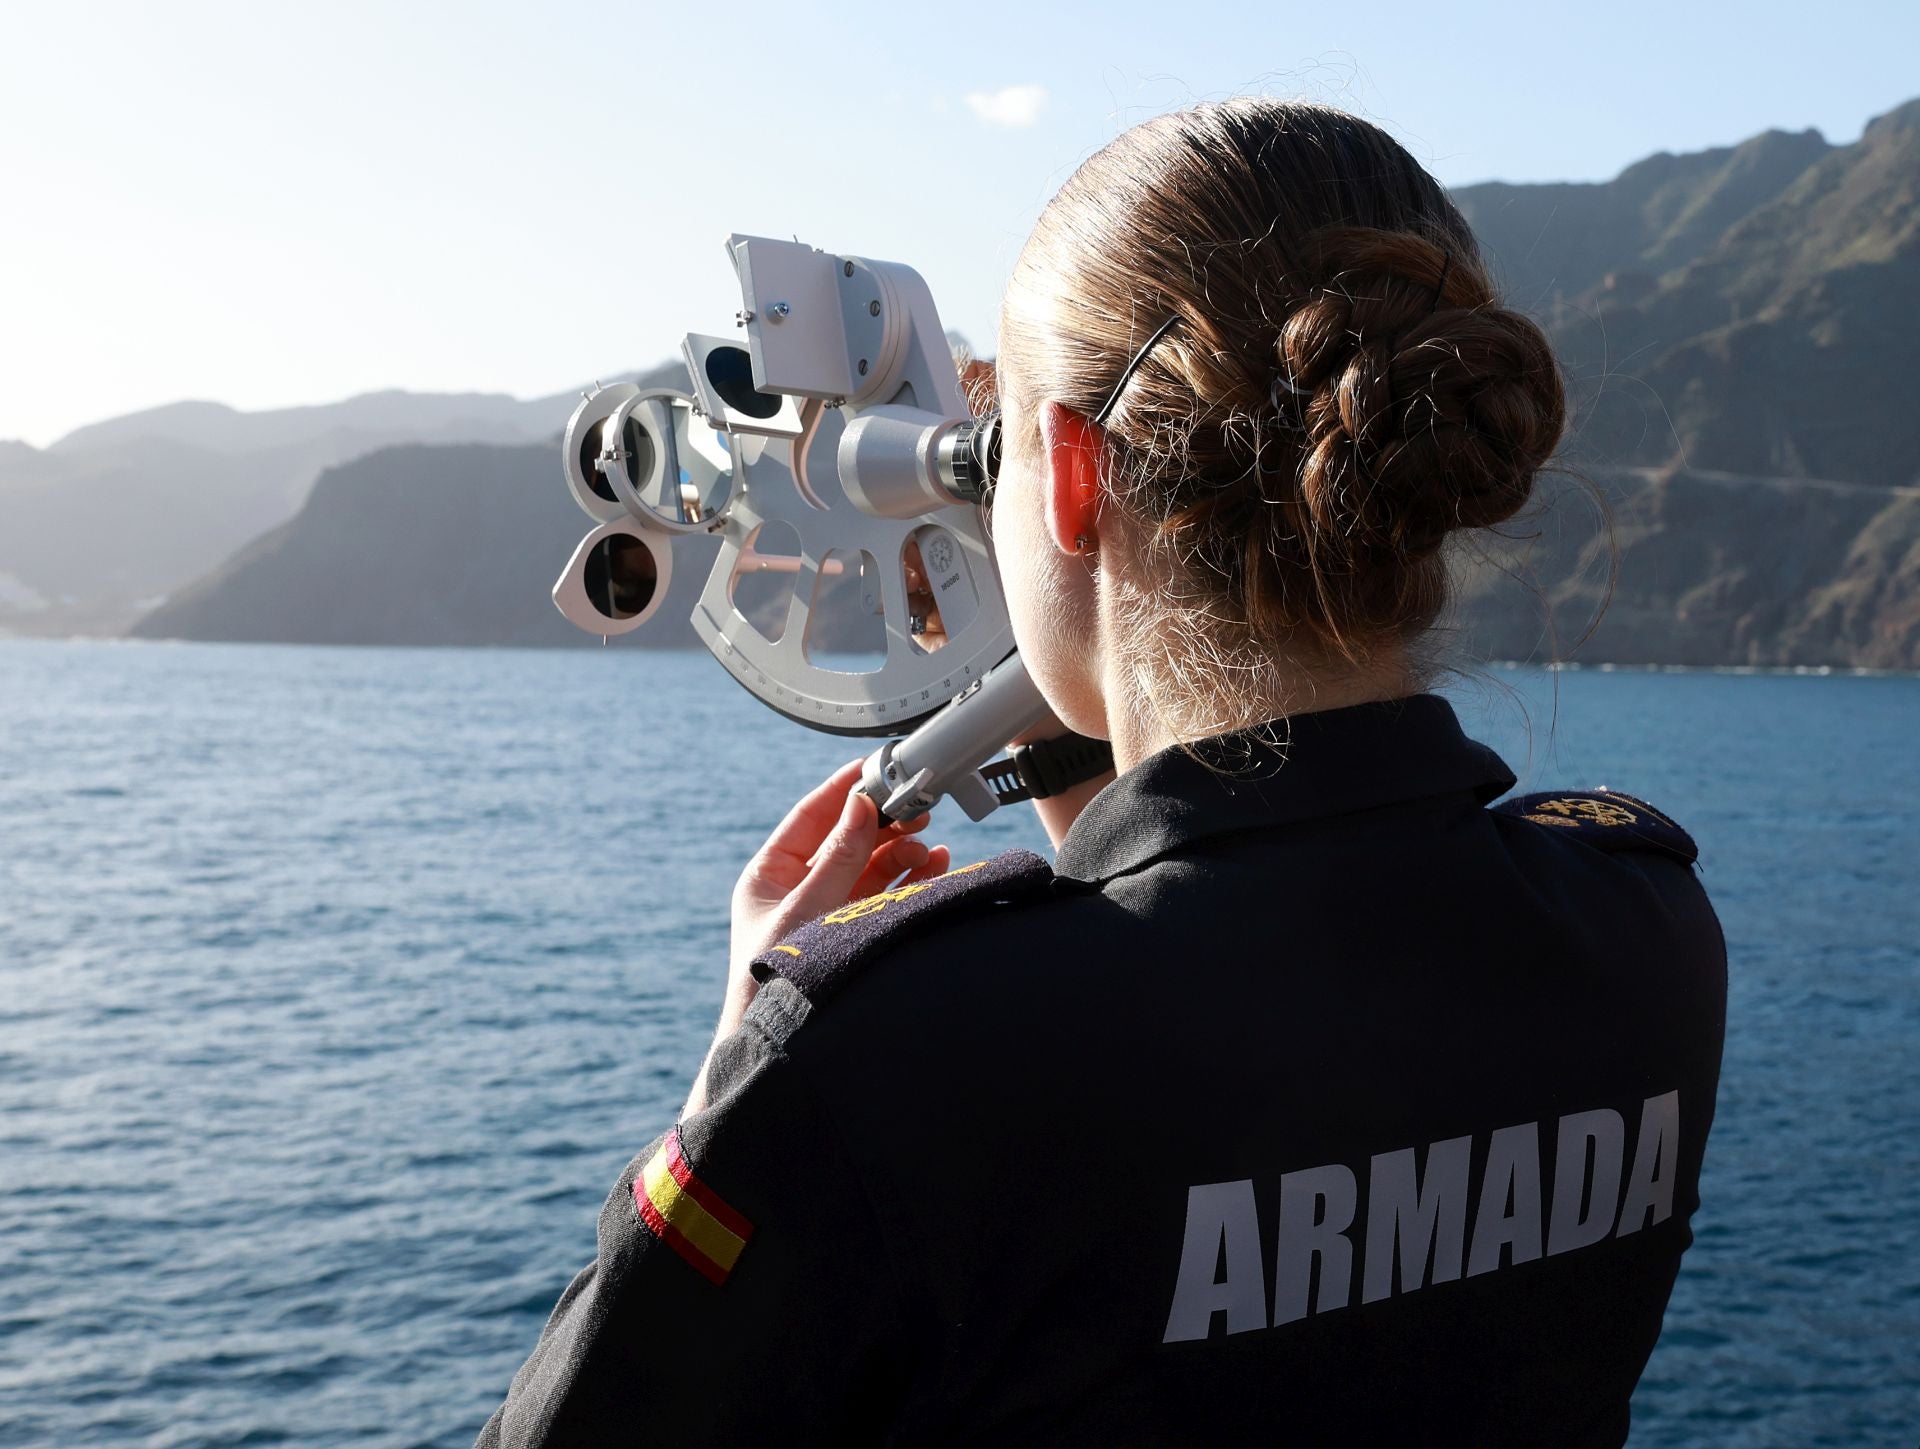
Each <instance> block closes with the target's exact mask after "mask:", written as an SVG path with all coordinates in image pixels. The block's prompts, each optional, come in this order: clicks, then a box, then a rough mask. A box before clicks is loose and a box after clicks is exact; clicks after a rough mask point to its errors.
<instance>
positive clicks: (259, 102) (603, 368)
mask: <svg viewBox="0 0 1920 1449" xmlns="http://www.w3.org/2000/svg"><path fill="white" fill-rule="evenodd" d="M1916 56H1920V5H1915V4H1913V3H1912V0H1897V3H1893V0H1888V3H1879V4H1850V3H1845V0H1836V3H1830V4H1826V5H1823V6H1821V7H1819V8H1818V9H1817V10H1809V9H1808V8H1807V7H1806V6H1804V5H1803V4H1793V5H1789V4H1786V3H1781V0H1748V3H1744V4H1739V5H1722V4H1707V3H1685V4H1679V3H1673V0H1666V3H1662V4H1644V3H1638V0H1627V3H1611V4H1609V5H1607V6H1606V7H1605V8H1604V10H1602V9H1601V7H1598V6H1591V5H1584V6H1577V7H1576V6H1565V5H1559V6H1556V5H1552V4H1542V3H1538V0H1535V3H1532V4H1473V3H1465V0H1455V3H1451V4H1446V5H1438V4H1433V3H1431V0H1427V3H1420V4H1409V3H1400V0H1376V3H1373V4H1371V5H1366V6H1360V5H1331V4H1324V3H1323V4H1320V5H1316V6H1304V5H1295V4H1288V3H1272V0H1268V3H1264V4H1255V3H1241V4H1222V3H1215V0H1179V3H1173V4H1168V3H1159V4H1153V3H1139V0H1106V3H1103V4H1101V5H1099V6H1065V5H1048V4H1044V3H1041V0H1028V3H1024V4H999V3H975V4H971V5H968V6H964V7H963V6H951V7H934V6H901V5H898V4H894V5H878V4H866V3H854V0H840V3H836V4H833V5H811V4H797V3H796V4H786V5H775V4H768V3H763V0H727V3H724V4H720V5H709V4H704V3H683V4H680V5H664V4H626V5H613V4H565V3H543V4H541V5H539V6H535V5H530V4H525V3H511V4H509V3H492V0H465V3H462V4H459V5H453V4H440V3H431V0H413V3H405V4H402V3H397V0H388V3H359V0H326V3H313V0H301V3H284V0H252V3H245V4H209V3H200V0H173V3H169V4H166V5H159V4H144V3H120V0H92V3H89V4H86V5H64V4H54V3H48V0H0V439H5V438H20V439H24V440H26V441H28V442H31V443H33V444H35V445H36V446H45V445H46V444H48V443H50V442H52V441H53V440H54V439H56V438H58V437H59V436H61V435H62V434H64V433H65V432H67V431H68V430H70V429H71V428H73V427H75V426H77V425H79V424H81V423H85V422H90V421H93V420H96V419H99V418H103V417H110V416H115V415H118V414H122V413H127V412H132V411H135V410H137V409H140V408H145V407H151V406H154V405H157V404H161V403H166V402H172V401H178V400H181V399H186V398H199V399H211V400H216V401H221V402H226V403H229V404H231V405H233V406H236V407H241V408H249V409H252V408H265V407H283V406H291V405H296V404H303V403H317V402H327V401H332V400H335V399H338V398H342V397H346V396H350V395H352V394H354V393H359V392H367V391H372V390H375V389H380V388H389V387H402V388H408V389H412V390H416V391H447V392H456V391H484V392H507V393H513V394H516V395H519V396H537V395H541V394H546V393H554V392H560V391H563V390H565V389H567V388H570V387H574V386H577V385H578V384H580V383H582V382H585V381H589V380H591V379H593V378H594V377H596V376H606V375H611V374H613V373H617V372H621V371H624V370H627V369H631V368H634V367H639V366H646V365H649V364H651V363H653V362H655V361H658V360H660V359H662V358H664V357H666V356H669V355H671V354H672V353H673V352H674V351H675V350H676V348H677V346H678V343H679V339H680V338H681V336H683V335H684V334H685V333H687V332H694V331H706V332H716V331H724V330H726V329H727V328H728V327H729V326H730V325H731V320H732V316H733V311H734V309H735V308H736V307H737V306H738V305H739V298H738V293H737V291H736V290H735V285H734V280H733V276H732V273H731V270H730V268H729V267H728V265H727V262H726V258H725V255H724V253H723V251H722V249H721V244H722V241H723V240H724V238H725V237H726V236H727V235H728V233H730V232H745V233H751V234H764V235H773V236H788V235H797V236H799V237H800V238H802V239H803V240H806V241H809V242H812V243H813V244H815V245H818V246H821V247H825V248H828V249H831V250H834V251H839V252H842V253H848V254H853V255H861V256H869V257H875V258H884V259H887V260H892V261H902V262H906V263H908V264H910V265H912V266H914V267H916V268H917V269H918V270H919V271H920V272H921V273H922V274H923V275H924V276H925V277H926V278H927V280H928V282H929V283H930V284H931V286H932V288H933V293H934V297H935V299H936V301H937V302H938V304H939V306H940V309H941V313H942V317H943V319H944V321H945V322H946V324H947V325H948V326H949V327H951V328H954V329H957V330H959V331H960V332H962V333H964V334H966V335H967V336H969V337H970V338H972V339H974V340H975V342H976V344H978V345H979V346H980V347H981V350H983V351H985V350H990V349H991V345H992V337H993V328H994V316H995V312H996V309H997V305H998V299H999V294H1000V289H1001V287H1002V285H1003V283H1004V281H1005V278H1006V275H1007V272H1008V270H1009V268H1010V266H1011V264H1012V261H1013V258H1014V256H1015V254H1016V253H1017V252H1018V250H1019V247H1020V244H1021V242H1022V241H1023V240H1024V239H1025V236H1026V233H1027V230H1028V228H1029V227H1030V226H1031V225H1032V222H1033V219H1034V217H1035V216H1036V215H1037V214H1038V212H1039V210H1040V208H1041V206H1042V205H1043V204H1044V203H1045V201H1046V199H1047V197H1048V196H1050V195H1051V194H1052V192H1053V191H1054V190H1055V189H1056V188H1057V187H1058V186H1059V184H1060V183H1061V182H1062V181H1063V180H1064V179H1065V178H1066V177H1067V176H1068V175H1069V174H1071V172H1072V170H1073V168H1074V167H1075V166H1076V165H1077V164H1078V163H1079V162H1080V161H1081V160H1083V159H1084V158H1085V157H1086V156H1088V155H1089V154H1091V153H1092V152H1093V151H1095V150H1097V149H1099V147H1100V146H1102V145H1103V144H1105V142H1107V141H1108V140H1110V139H1112V137H1113V136H1115V135H1116V134H1118V133H1119V132H1120V131H1122V130H1124V129H1125V128H1126V127H1127V126H1129V125H1131V124H1133V123H1135V122H1137V121H1140V120H1143V119H1145V118H1147V117H1149V116H1152V115H1155V114H1158V113H1160V112H1162V111H1166V110H1170V109H1174V108H1177V107H1179V106H1182V105H1187V104H1191V103H1193V102H1195V101H1198V100H1210V99H1218V98H1223V97H1226V96H1230V95H1236V94H1246V93H1258V94H1269V95H1281V96H1300V97H1306V98H1309V99H1314V100H1319V101H1324V102H1328V103H1331V104H1335V105H1340V106H1344V107H1346V108H1348V109H1350V110H1354V111H1357V112H1359V113H1360V114H1362V115H1364V116H1366V117H1368V118H1369V119H1371V120H1373V121H1375V122H1377V123H1379V124H1381V125H1383V126H1385V127H1386V128H1387V129H1388V130H1390V131H1391V132H1392V133H1393V134H1394V135H1396V136H1397V137H1398V138H1399V139H1400V140H1401V141H1402V142H1403V143H1404V144H1406V145H1407V147H1408V148H1409V149H1410V150H1411V151H1412V152H1413V153H1414V155H1415V156H1417V157H1418V158H1419V159H1420V160H1421V161H1422V162H1423V163H1425V164H1426V165H1427V166H1428V168H1429V169H1430V170H1432V171H1433V172H1434V174H1435V175H1437V176H1438V177H1439V178H1440V179H1441V180H1442V181H1444V182H1447V183H1449V184H1462V183H1467V182H1473V181H1480V180H1487V179H1496V178H1497V179H1502V180H1510V181H1539V180H1600V179H1605V178H1606V177H1609V176H1612V175H1614V174H1615V173H1617V172H1618V171H1619V170H1620V169H1621V168H1622V167H1624V166H1626V165H1628V164H1630V163H1631V162H1633V161H1636V160H1638V159H1640V158H1641V157H1643V156H1646V155H1649V154H1651V153H1653V152H1655V151H1661V150H1667V151H1691V150H1698V149H1701V148H1704V147H1708V146H1714V145H1727V144H1731V143H1734V142H1737V141H1739V140H1741V139H1743V138H1745V137H1747V136H1749V135H1752V134H1754V133H1756V132H1758V131H1761V130H1765V129H1767V128H1769V127H1778V128H1783V129H1789V130H1799V129H1804V128H1806V127H1816V128H1818V129H1819V130H1821V131H1822V132H1823V133H1824V134H1825V135H1826V136H1827V138H1828V139H1829V140H1830V141H1836V142H1840V141H1850V140H1853V139H1855V138H1856V137H1857V136H1858V135H1859V133H1860V129H1861V127H1862V125H1863V123H1864V122H1865V121H1866V120H1867V119H1868V118H1869V117H1871V116H1874V115H1877V114H1880V113H1881V112H1884V111H1886V110H1889V109H1891V108H1892V107H1893V106H1895V105H1897V104H1899V103H1900V102H1902V101H1904V100H1908V99H1911V98H1912V97H1914V96H1915V95H1920V62H1916V61H1915V59H1914V58H1915V57H1916Z"/></svg>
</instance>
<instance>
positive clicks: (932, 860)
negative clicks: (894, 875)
mask: <svg viewBox="0 0 1920 1449" xmlns="http://www.w3.org/2000/svg"><path fill="white" fill-rule="evenodd" d="M952 868H953V852H952V851H950V850H948V849H947V847H946V846H944V845H936V846H934V847H933V849H932V850H929V851H928V852H927V859H926V862H925V863H924V864H922V865H916V866H915V867H913V869H911V870H909V871H908V872H907V878H906V879H905V880H903V881H901V882H900V885H903V886H904V885H912V884H913V883H914V882H915V881H917V880H932V879H933V878H934V877H935V876H937V875H945V874H946V873H947V872H948V871H949V870H951V869H952ZM895 889H896V890H897V889H899V887H898V886H896V887H895Z"/></svg>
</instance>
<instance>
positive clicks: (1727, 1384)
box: [0, 642, 1920, 1449]
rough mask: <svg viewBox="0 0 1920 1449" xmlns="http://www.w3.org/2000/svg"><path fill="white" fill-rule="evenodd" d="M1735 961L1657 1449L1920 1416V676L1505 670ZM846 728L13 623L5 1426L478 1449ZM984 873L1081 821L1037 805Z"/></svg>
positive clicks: (1864, 1433) (387, 661)
mask: <svg viewBox="0 0 1920 1449" xmlns="http://www.w3.org/2000/svg"><path fill="white" fill-rule="evenodd" d="M1449 692H1450V693H1452V694H1453V695H1454V697H1455V699H1456V702H1457V703H1458V704H1459V706H1460V707H1461V710H1462V712H1463V714H1464V716H1465V717H1466V718H1467V720H1468V722H1469V724H1470V725H1471V726H1472V727H1473V728H1474V729H1475V731H1476V732H1477V733H1479V734H1481V736H1482V737H1483V738H1486V739H1488V740H1489V741H1490V742H1491V743H1493V744H1495V745H1496V746H1497V747H1499V748H1500V749H1501V750H1502V751H1503V753H1505V754H1506V755H1507V758H1508V760H1509V762H1510V763H1511V764H1513V766H1514V767H1515V769H1516V770H1517V771H1519V772H1520V773H1521V774H1522V775H1523V778H1524V780H1525V781H1526V782H1530V783H1533V784H1537V785H1561V786H1582V785H1595V784H1606V785H1612V786H1616V787H1618V788H1622V789H1627V790H1630V791H1632V792H1633V793H1636V794H1642V795H1645V796H1647V797H1649V798H1651V799H1652V800H1653V801H1655V802H1656V803H1658V804H1660V805H1661V806H1663V807H1664V808H1665V809H1666V810H1667V811H1669V812H1670V813H1672V814H1673V815H1675V816H1677V817H1678V818H1679V819H1680V820H1681V821H1682V822H1683V823H1684V824H1686V825H1687V826H1689V827H1690V828H1691V829H1692V830H1693V832H1694V833H1695V835H1696V836H1697V837H1698V838H1699V840H1700V843H1701V848H1702V854H1703V859H1704V862H1705V880H1706V883H1707V885H1708V887H1709V889H1710V890H1711V891H1712V893H1713V896H1714V899H1715V901H1716V902H1717V904H1718V906H1719V909H1720V912H1721V915H1722V918H1723V920H1724V922H1725V926H1726V932H1727V938H1728V944H1729V949H1730V952H1731V962H1732V972H1731V982H1732V985H1731V991H1732V1000H1731V1013H1730V1022H1729V1034H1728V1041H1727V1055H1726V1067H1725V1076H1724V1080H1723V1083H1722V1086H1721V1091H1720V1104H1719V1121H1718V1125H1717V1126H1716V1128H1715V1132H1714V1137H1713V1140H1712V1143H1711V1146H1710V1149H1709V1152H1708V1156H1707V1173H1706V1181H1705V1184H1704V1187H1703V1194H1704V1197H1705V1206H1704V1208H1703V1209H1702V1210H1701V1212H1700V1214H1699V1216H1698V1217H1697V1218H1696V1220H1695V1226H1696V1230H1697V1232H1698V1243H1697V1246H1696V1247H1695V1248H1694V1250H1693V1252H1692V1253H1691V1254H1690V1255H1689V1256H1688V1258H1687V1260H1686V1265H1685V1268H1684V1270H1683V1271H1682V1274H1681V1277H1680V1282H1679V1286H1678V1289H1677V1290H1676V1292H1675V1295H1674V1299H1673V1303H1672V1307H1671V1309H1670V1311H1669V1313H1668V1315H1667V1325H1666V1333H1665V1336H1664V1337H1663V1339H1662V1340H1661V1343H1660V1347H1659V1349H1658V1351H1657V1352H1656V1353H1655V1355H1654V1358H1653V1361H1652V1364H1651V1366H1650V1367H1649V1369H1648V1371H1647V1374H1646V1377H1645V1379H1644V1380H1643V1381H1642V1384H1641V1387H1640V1391H1639V1394H1638V1396H1637V1398H1636V1400H1635V1404H1634V1409H1635V1430H1634V1439H1633V1443H1634V1444H1635V1445H1637V1446H1656V1445H1657V1446H1666V1445H1676V1446H1677V1445H1690V1446H1691V1445H1711V1446H1759V1445H1780V1446H1796V1449H1798V1446H1810V1445H1847V1446H1859V1445H1898V1446H1903V1449H1911V1446H1913V1445H1914V1444H1915V1443H1916V1442H1920V810H1917V809H1916V806H1917V805H1920V680H1916V679H1911V678H1856V677H1840V676H1832V677H1803V676H1777V675H1732V674H1679V673H1642V672H1626V671H1619V672H1591V671H1582V672H1563V673H1560V674H1558V675H1548V674H1542V673H1536V672H1522V671H1505V670H1495V671H1490V672H1488V673H1486V674H1484V675H1482V676H1480V677H1479V678H1478V679H1476V680H1473V681H1470V682H1467V683H1464V684H1462V685H1460V686H1457V687H1455V688H1453V689H1451V690H1450V691H1449ZM858 753H862V750H861V749H860V747H859V745H858V743H857V742H849V741H841V740H834V739H831V738H828V737H825V736H819V735H811V734H808V733H806V732H804V731H802V730H799V729H797V728H795V727H793V726H790V725H787V724H785V723H783V722H782V721H780V720H779V719H777V718H776V717H775V716H774V715H772V714H771V713H769V712H767V711H765V710H763V709H761V708H760V707H759V706H758V705H756V704H755V703H754V702H753V701H752V700H751V699H750V698H749V697H748V696H747V695H746V694H744V693H743V692H742V691H740V690H739V689H738V688H736V687H735V686H734V685H733V684H732V683H731V682H730V681H729V680H728V679H726V678H725V677H724V676H723V674H722V672H721V670H720V668H719V667H718V666H717V665H716V664H715V663H714V662H713V661H712V660H711V659H709V658H707V657H706V656H705V655H704V654H699V655H692V654H690V655H658V654H645V653H640V652H637V651H630V650H606V651H599V650H595V651H584V650H583V651H579V652H547V653H543V652H532V651H528V652H518V651H490V650H436V651H427V650H382V649H366V650H329V649H300V648H255V647H241V646H217V645H216V646H188V645H156V644H143V645H133V644H79V643H74V644H52V643H30V642H18V643H7V642H0V1443H4V1444H6V1445H20V1444H51V1445H60V1446H94V1445H116V1444H144V1445H156V1446H168V1445H265V1444H303V1445H306V1444H311V1445H337V1444H378V1445H396V1446H400V1445H426V1444H432V1445H464V1444H466V1443H468V1442H470V1440H471V1438H472V1435H473V1434H474V1432H475V1431H476V1430H477V1429H478V1427H479V1426H480V1423H481V1422H482V1420H483V1419H484V1418H485V1417H486V1415H487V1414H488V1413H489V1412H490V1411H491V1409H492V1407H493V1406H494V1404H495V1403H496V1402H497V1401H498V1400H499V1398H500V1397H501V1395H502V1393H503V1391H504V1389H505V1387H506V1383H507V1379H508V1377H509V1376H510V1375H511V1373H512V1371H513V1369H514V1368H515V1367H516V1366H517V1365H518V1364H519V1362H520V1361H521V1359H522V1358H523V1357H524V1356H525V1354H526V1353H527V1351H528V1349H529V1348H530V1347H531V1346H532V1344H533V1341H534V1339H535V1337H536V1335H537V1334H538V1332H539V1328H540V1325H541V1323H542V1321H543V1320H544V1318H545V1315H546V1313H547V1311H548V1309H549V1308H550V1307H551V1306H552V1303H553V1301H554V1299H555V1298H556V1296H557V1295H558V1294H559V1292H560V1290H561V1288H562V1287H563V1286H564V1284H565V1283H566V1281H567V1279H568V1277H569V1276H570V1274H571V1273H572V1272H573V1271H574V1269H576V1268H577V1267H578V1266H579V1265H580V1264H581V1263H583V1262H585V1261H586V1260H587V1259H589V1258H590V1257H591V1255H592V1252H593V1232H594V1217H595V1214H596V1212H597V1210H598V1208H599V1204H600V1202H601V1199H602V1197H603V1196H604V1194H605V1193H606V1191H607V1189H608V1187H609V1186H610V1184H611V1183H612V1182H613V1180H614V1178H615V1177H616V1176H617V1175H618V1173H619V1172H620V1170H621V1167H622V1166H623V1165H624V1163H625V1162H626V1160H627V1158H628V1157H629V1156H630V1155H631V1154H632V1153H633V1152H634V1151H635V1150H637V1149H638V1148H639V1147H640V1146H642V1145H643V1144H645V1143H646V1142H647V1140H648V1139H649V1138H650V1137H652V1136H653V1135H654V1134H655V1133H656V1132H657V1131H659V1130H660V1129H661V1128H662V1127H663V1126H664V1125H665V1124H667V1123H668V1122H670V1121H671V1119H672V1116H673V1113H674V1110H675V1107H676V1105H677V1104H678V1102H679V1101H680V1099H681V1097H682V1095H683V1093H684V1091H685V1088H686V1084H687V1081H688V1079H689V1077H690V1074H691V1072H692V1070H693V1068H694V1066H695V1064H696V1063H697V1061H698V1059H699V1057H700V1054H701V1051H702V1049H703V1047H704V1045H705V1041H706V1037H707V1033H708V1031H709V1029H710V1027H711V1023H712V1019H713V1015H714V1012H715V1010H716V1008H717V1003H718V999H719V987H720V982H721V979H722V975H723V963H724V960H725V946H726V900H727V895H728V891H729V889H730V887H731V884H732V881H733V877H734V875H735V873H736V871H737V870H738V868H739V866H740V865H741V863H742V862H743V861H744V860H745V858H746V856H747V855H748V854H749V852H750V851H751V850H752V849H753V848H754V847H755V846H756V845H757V844H758V843H759V841H760V840H761V839H762V838H763V837H764V835H765V833H766V831H767V830H768V828H769V827H770V826H771V825H772V823H773V822H774V821H775V820H776V819H777V818H778V817H779V816H780V815H781V814H782V813H783V812H784V810H785V808H786V807H787V805H788V804H790V803H791V801H792V800H793V799H794V798H795V797H796V796H797V795H798V794H799V793H801V792H802V791H803V790H804V789H805V788H807V787H808V786H810V785H811V784H812V783H814V782H815V781H817V780H818V779H819V778H820V777H821V776H823V775H824V774H826V773H827V772H828V771H829V770H830V769H831V767H832V766H834V765H835V764H837V763H839V762H841V761H843V760H845V759H849V758H851V757H852V756H853V755H855V754H858ZM947 813H948V815H949V817H950V818H948V819H947V820H946V821H945V829H944V831H943V832H941V834H940V836H939V838H944V839H947V840H949V841H950V842H951V843H952V844H953V846H954V848H955V855H956V857H957V858H958V859H961V860H967V859H978V858H980V857H983V856H985V855H987V854H990V853H991V852H993V851H996V850H999V849H1003V848H1005V847H1007V846H1009V845H1015V844H1021V845H1028V846H1035V847H1038V846H1041V845H1042V844H1043V841H1042V837H1041V835H1040V832H1039V830H1038V829H1037V827H1036V826H1035V825H1034V823H1033V822H1032V820H1031V817H1030V815H1028V814H1026V813H1024V812H1020V811H1005V812H1002V813H1001V814H1000V815H998V816H995V817H993V818H992V819H990V820H988V821H987V822H985V823H984V824H981V825H972V824H969V823H967V822H966V821H965V820H964V819H963V818H961V817H959V816H958V814H957V812H953V811H951V810H949V811H948V812H947Z"/></svg>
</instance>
